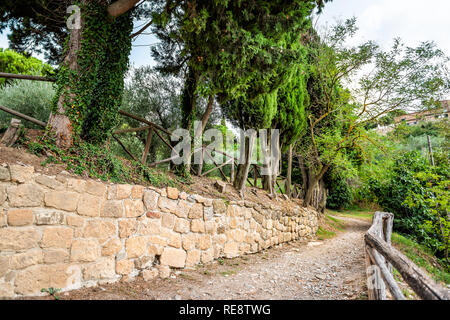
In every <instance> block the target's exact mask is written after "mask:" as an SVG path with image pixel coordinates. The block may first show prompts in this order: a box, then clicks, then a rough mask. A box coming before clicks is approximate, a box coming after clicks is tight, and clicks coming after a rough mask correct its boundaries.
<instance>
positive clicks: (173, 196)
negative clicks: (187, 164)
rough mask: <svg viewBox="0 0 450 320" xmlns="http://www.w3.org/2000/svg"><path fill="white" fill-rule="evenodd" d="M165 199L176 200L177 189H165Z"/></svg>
mask: <svg viewBox="0 0 450 320" xmlns="http://www.w3.org/2000/svg"><path fill="white" fill-rule="evenodd" d="M166 192H167V198H169V199H172V200H178V195H179V193H180V192H179V191H178V189H177V188H172V187H167V189H166Z"/></svg>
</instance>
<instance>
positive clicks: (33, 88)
mask: <svg viewBox="0 0 450 320" xmlns="http://www.w3.org/2000/svg"><path fill="white" fill-rule="evenodd" d="M54 94H55V92H54V90H53V87H52V85H51V84H49V83H47V82H37V81H36V82H34V81H26V80H22V81H14V82H13V83H11V85H8V86H6V87H3V88H0V105H2V106H5V107H8V108H11V109H13V110H15V111H18V112H21V113H23V114H26V115H28V116H31V117H33V118H36V119H38V120H40V121H43V122H47V120H48V117H49V115H50V105H51V102H52V99H53V96H54ZM12 117H13V116H12V115H10V114H8V113H6V112H3V111H0V128H1V127H6V126H9V123H10V121H11V118H12ZM22 121H24V122H25V123H27V127H29V128H37V127H36V125H35V124H33V123H29V122H27V121H26V120H22Z"/></svg>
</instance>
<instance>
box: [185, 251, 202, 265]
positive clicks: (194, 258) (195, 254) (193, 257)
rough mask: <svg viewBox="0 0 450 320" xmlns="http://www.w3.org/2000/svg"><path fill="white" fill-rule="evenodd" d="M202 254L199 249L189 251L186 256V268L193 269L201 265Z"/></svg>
mask: <svg viewBox="0 0 450 320" xmlns="http://www.w3.org/2000/svg"><path fill="white" fill-rule="evenodd" d="M201 254H202V252H201V251H200V250H197V249H192V250H189V251H188V252H187V255H186V266H187V267H193V266H195V265H197V264H199V263H200V258H201Z"/></svg>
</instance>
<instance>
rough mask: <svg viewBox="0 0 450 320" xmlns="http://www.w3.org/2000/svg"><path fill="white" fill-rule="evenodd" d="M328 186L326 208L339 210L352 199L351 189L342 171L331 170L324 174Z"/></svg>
mask: <svg viewBox="0 0 450 320" xmlns="http://www.w3.org/2000/svg"><path fill="white" fill-rule="evenodd" d="M324 180H325V184H326V185H327V186H328V188H329V189H328V191H329V193H328V197H327V208H329V209H334V210H341V209H345V208H347V207H348V206H349V205H350V204H351V203H352V201H353V194H352V189H351V187H350V186H349V184H348V180H347V179H346V177H345V175H344V174H343V173H342V172H339V171H338V172H332V173H331V174H327V175H325V178H324Z"/></svg>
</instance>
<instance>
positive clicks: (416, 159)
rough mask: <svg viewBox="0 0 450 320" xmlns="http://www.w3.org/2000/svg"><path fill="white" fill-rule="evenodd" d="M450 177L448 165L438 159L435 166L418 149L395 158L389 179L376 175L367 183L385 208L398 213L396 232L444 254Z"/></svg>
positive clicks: (439, 255) (438, 254) (446, 237)
mask: <svg viewBox="0 0 450 320" xmlns="http://www.w3.org/2000/svg"><path fill="white" fill-rule="evenodd" d="M448 179H449V171H448V167H443V166H440V165H439V163H438V165H437V166H436V167H432V166H430V164H429V162H428V159H426V158H425V157H423V156H422V155H421V154H420V153H419V152H408V153H403V154H401V155H400V156H399V157H398V158H397V159H396V161H395V162H394V165H393V168H392V170H391V172H390V173H389V176H388V178H387V179H386V180H381V179H378V178H377V177H373V178H371V179H370V181H369V183H368V185H369V186H370V191H371V192H373V194H375V196H376V198H377V202H378V203H379V204H380V205H381V206H382V207H383V209H384V210H386V211H389V212H392V213H394V214H395V223H394V229H395V230H396V231H397V232H399V233H401V234H405V235H408V236H410V237H412V238H413V239H415V240H417V241H418V242H419V243H422V244H425V245H426V246H427V247H429V248H430V249H431V250H432V251H433V252H434V253H435V254H436V255H437V256H438V257H441V258H442V257H444V256H445V255H446V252H445V251H446V248H447V247H448V216H447V214H445V210H446V209H445V205H447V206H448V204H447V202H448V200H447V202H446V200H445V199H448V197H449V192H448V189H447V188H448ZM442 211H444V214H442ZM439 221H441V225H442V226H443V228H444V230H443V233H442V232H441V230H440V228H439V227H438V225H439ZM443 235H444V236H443Z"/></svg>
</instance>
